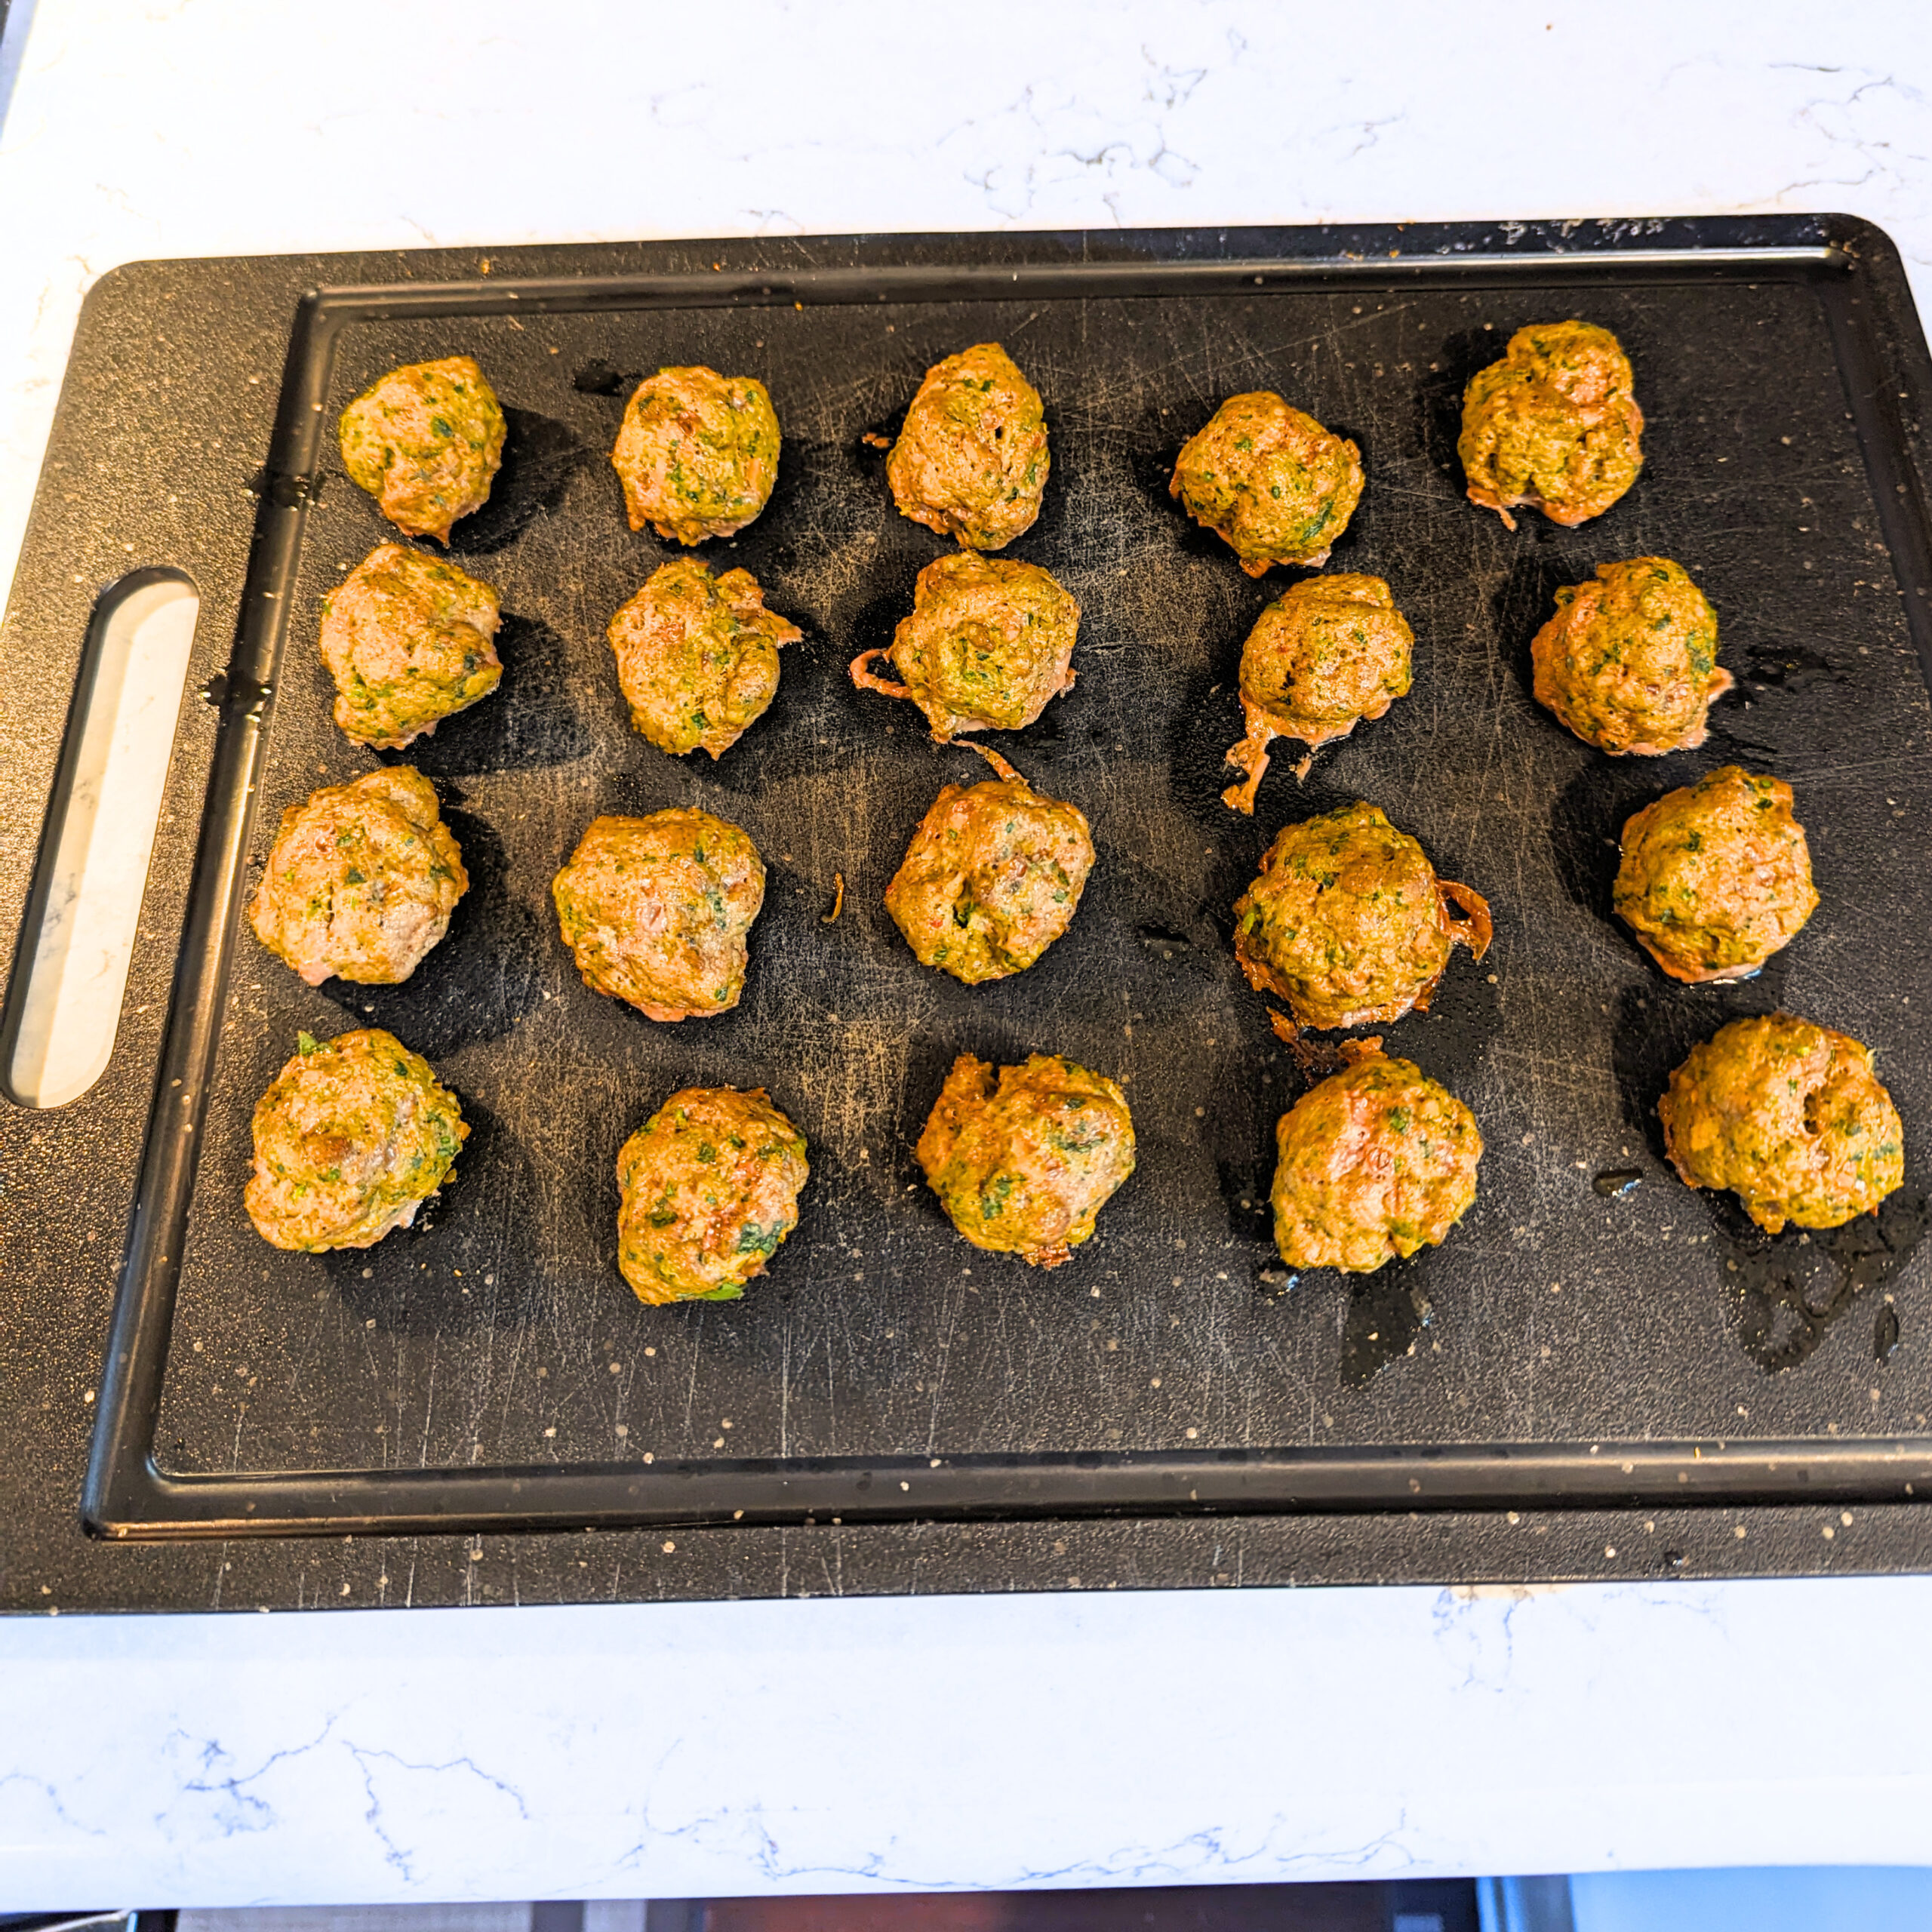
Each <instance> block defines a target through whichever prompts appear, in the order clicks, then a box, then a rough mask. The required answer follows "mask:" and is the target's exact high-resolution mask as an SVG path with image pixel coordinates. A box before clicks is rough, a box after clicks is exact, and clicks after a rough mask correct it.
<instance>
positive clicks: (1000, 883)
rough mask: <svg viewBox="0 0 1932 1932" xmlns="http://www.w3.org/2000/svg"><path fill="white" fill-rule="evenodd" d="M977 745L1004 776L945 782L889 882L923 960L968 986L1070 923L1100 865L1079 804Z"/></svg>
mask: <svg viewBox="0 0 1932 1932" xmlns="http://www.w3.org/2000/svg"><path fill="white" fill-rule="evenodd" d="M973 749H974V751H976V752H978V753H979V754H980V756H981V757H982V758H984V759H985V760H986V762H987V763H988V764H990V765H991V766H992V768H993V770H994V771H995V772H997V773H998V774H999V775H998V777H997V778H992V779H988V780H984V781H983V783H980V784H977V785H974V786H968V787H966V788H964V789H962V788H961V787H960V786H957V785H948V786H945V787H944V788H943V789H942V790H941V791H940V795H939V796H938V797H937V798H936V799H935V800H934V801H933V808H932V810H931V811H929V812H928V813H927V814H926V815H925V817H924V818H923V819H922V820H921V821H920V822H919V829H918V831H916V832H914V833H913V835H912V844H911V845H910V846H909V848H907V850H906V862H905V863H904V864H903V865H902V866H900V868H899V870H898V872H897V873H896V874H895V875H894V878H893V881H892V883H891V884H890V885H889V886H888V887H887V888H886V889H885V906H886V910H887V911H888V912H890V913H891V915H892V916H893V918H894V919H895V920H896V921H897V922H898V926H899V930H900V931H901V932H902V933H903V934H905V935H906V944H907V945H908V946H910V947H911V948H912V950H913V952H914V953H915V955H917V956H918V961H919V964H921V966H939V967H943V968H944V969H945V970H946V971H947V972H949V973H950V974H952V977H954V978H955V980H961V981H963V982H964V983H965V984H966V985H968V986H977V985H979V984H980V982H981V981H982V980H1003V979H1004V978H1005V977H1007V976H1008V974H1011V973H1023V972H1024V971H1026V968H1028V967H1029V966H1030V965H1032V964H1033V962H1034V961H1035V960H1036V959H1038V958H1039V956H1040V955H1041V953H1043V952H1045V951H1046V949H1047V948H1048V946H1051V945H1052V944H1053V943H1054V940H1057V939H1058V938H1059V937H1060V934H1062V933H1063V932H1065V931H1066V929H1067V928H1068V926H1069V924H1072V920H1073V915H1074V912H1075V909H1076V908H1077V907H1078V905H1079V903H1080V892H1081V888H1082V887H1083V886H1084V885H1085V884H1086V883H1087V875H1088V873H1089V872H1091V871H1092V870H1093V869H1094V841H1093V837H1092V835H1091V833H1090V832H1089V831H1088V826H1087V817H1086V814H1084V812H1082V811H1081V810H1080V808H1079V807H1078V806H1077V805H1069V804H1063V802H1062V801H1060V800H1059V799H1058V798H1043V797H1042V796H1041V795H1040V794H1039V793H1038V792H1035V790H1034V789H1032V787H1031V786H1029V784H1028V783H1026V780H1025V779H1023V778H1022V777H1020V774H1019V773H1018V772H1017V771H1014V768H1012V766H1011V765H1010V764H1008V763H1007V761H1005V759H1004V758H1001V756H1000V755H999V754H998V752H992V751H989V750H988V749H986V746H983V745H975V746H973Z"/></svg>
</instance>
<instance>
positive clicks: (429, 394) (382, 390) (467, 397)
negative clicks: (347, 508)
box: [340, 355, 503, 543]
mask: <svg viewBox="0 0 1932 1932" xmlns="http://www.w3.org/2000/svg"><path fill="white" fill-rule="evenodd" d="M340 431H341V439H342V460H343V466H344V468H346V469H347V470H348V472H349V475H350V477H351V478H352V480H353V481H355V482H356V483H358V484H359V485H361V487H362V488H364V489H365V490H367V491H368V493H369V494H370V495H371V496H372V497H374V498H375V499H376V500H377V503H380V505H381V506H382V511H383V515H385V516H386V517H387V518H389V521H390V522H392V524H394V525H395V527H396V528H397V529H398V530H400V531H403V532H404V533H405V534H406V535H408V536H411V537H435V540H437V542H438V543H448V541H449V540H450V529H451V525H454V523H455V522H456V521H457V518H459V517H466V516H467V515H469V513H470V512H471V511H472V510H478V509H481V508H482V507H483V506H484V504H485V503H486V502H488V500H489V496H490V485H491V480H492V479H493V478H494V477H495V475H496V474H497V466H498V465H499V464H500V463H501V462H502V461H503V411H502V409H501V408H500V407H499V406H498V404H497V398H496V393H495V392H494V390H492V389H491V387H490V385H489V384H488V383H487V382H486V381H485V380H484V377H483V371H482V370H481V368H478V366H477V362H476V358H475V357H474V356H473V355H445V356H444V357H443V358H441V360H439V361H435V362H411V363H408V364H407V365H405V366H404V367H403V368H400V369H392V370H391V371H389V374H387V375H386V376H385V377H383V379H382V380H381V381H380V382H378V383H372V384H371V386H369V387H368V389H365V390H364V391H363V392H362V393H361V395H358V397H357V398H355V401H353V402H352V403H351V404H350V405H349V407H348V408H346V409H345V410H344V411H343V412H342V422H341V425H340Z"/></svg>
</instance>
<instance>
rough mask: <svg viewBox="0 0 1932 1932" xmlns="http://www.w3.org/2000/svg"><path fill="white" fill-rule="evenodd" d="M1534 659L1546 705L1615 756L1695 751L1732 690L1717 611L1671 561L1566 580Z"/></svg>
mask: <svg viewBox="0 0 1932 1932" xmlns="http://www.w3.org/2000/svg"><path fill="white" fill-rule="evenodd" d="M1530 657H1531V661H1532V663H1534V666H1535V672H1536V694H1537V703H1539V704H1543V705H1546V706H1549V709H1550V710H1552V712H1555V715H1556V716H1557V718H1558V721H1559V722H1561V723H1562V724H1566V725H1567V726H1568V727H1569V728H1570V729H1571V731H1574V732H1575V733H1576V734H1577V737H1580V738H1581V739H1582V740H1583V742H1584V743H1586V745H1595V746H1596V747H1597V749H1598V750H1599V751H1604V752H1609V753H1610V755H1611V757H1613V758H1621V757H1622V756H1623V755H1624V754H1625V753H1626V752H1635V753H1636V754H1637V755H1639V756H1640V757H1645V758H1655V757H1659V756H1660V755H1662V754H1663V753H1664V752H1681V751H1692V750H1694V749H1696V748H1697V746H1699V745H1701V744H1702V743H1703V742H1704V739H1705V737H1706V732H1707V730H1708V727H1709V712H1710V708H1711V700H1712V699H1713V698H1715V697H1718V696H1720V695H1721V694H1722V693H1724V692H1725V691H1729V690H1730V683H1731V678H1730V672H1728V671H1725V670H1721V669H1719V668H1718V661H1717V660H1718V617H1717V613H1716V612H1715V611H1713V610H1712V608H1711V606H1710V603H1709V599H1708V598H1706V596H1705V595H1704V593H1703V592H1702V591H1701V590H1700V589H1698V588H1697V586H1696V585H1695V584H1694V583H1692V582H1691V581H1690V573H1689V571H1687V570H1685V569H1684V566H1683V565H1681V564H1674V563H1672V561H1670V559H1669V558H1668V557H1632V558H1629V561H1626V562H1624V563H1620V564H1599V565H1598V566H1597V580H1596V582H1595V583H1577V584H1568V585H1566V586H1564V588H1563V589H1561V590H1559V591H1558V592H1557V593H1556V614H1555V617H1552V618H1551V619H1550V620H1549V623H1546V624H1545V625H1544V626H1543V629H1541V630H1540V631H1538V632H1537V634H1536V635H1535V637H1534V638H1532V639H1531V643H1530Z"/></svg>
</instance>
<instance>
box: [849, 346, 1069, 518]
mask: <svg viewBox="0 0 1932 1932" xmlns="http://www.w3.org/2000/svg"><path fill="white" fill-rule="evenodd" d="M1047 468H1048V454H1047V419H1046V415H1045V412H1044V409H1043V408H1042V407H1041V402H1040V392H1039V391H1038V389H1035V388H1034V386H1033V385H1032V383H1029V381H1028V380H1026V377H1024V376H1023V375H1022V374H1020V371H1019V369H1018V368H1017V366H1016V365H1015V364H1014V360H1013V358H1012V357H1011V356H1010V355H1008V354H1007V352H1006V351H1005V350H1004V349H1002V348H1001V346H999V344H998V343H996V342H982V343H976V344H975V345H974V346H973V347H972V348H971V349H961V351H960V352H959V353H958V355H949V356H947V357H946V359H945V361H943V362H935V363H934V365H933V366H932V367H931V368H930V369H928V371H926V375H925V380H924V381H923V382H922V383H920V385H919V389H918V394H917V395H915V396H914V397H913V398H912V406H911V408H909V409H908V410H907V411H906V420H905V422H904V423H903V425H902V426H901V427H900V432H899V438H898V440H897V441H896V442H895V443H894V445H893V446H892V453H891V455H889V456H888V457H887V458H886V460H885V473H886V480H887V481H888V482H889V483H890V484H891V485H892V496H893V500H894V502H895V503H897V505H898V506H899V509H900V514H901V515H904V516H909V517H910V518H912V521H914V522H915V523H923V524H924V525H925V526H926V527H927V528H928V529H929V530H936V531H938V532H939V533H940V535H941V536H942V537H956V538H957V539H958V541H959V542H960V543H963V544H964V545H965V546H967V548H968V549H973V550H998V549H1004V547H1005V546H1007V545H1008V544H1009V543H1011V542H1012V541H1013V540H1014V538H1015V537H1018V536H1020V535H1021V534H1023V532H1025V531H1028V530H1030V529H1031V528H1032V527H1033V521H1034V519H1035V518H1036V517H1038V515H1039V514H1040V499H1041V497H1042V495H1044V493H1045V491H1046V487H1047Z"/></svg>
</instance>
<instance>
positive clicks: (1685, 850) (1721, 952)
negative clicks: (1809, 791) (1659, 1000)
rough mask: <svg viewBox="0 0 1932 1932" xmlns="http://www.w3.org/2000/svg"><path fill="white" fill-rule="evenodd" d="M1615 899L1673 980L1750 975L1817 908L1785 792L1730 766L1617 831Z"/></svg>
mask: <svg viewBox="0 0 1932 1932" xmlns="http://www.w3.org/2000/svg"><path fill="white" fill-rule="evenodd" d="M1613 903H1614V904H1615V906H1616V908H1617V915H1618V917H1619V918H1622V919H1623V920H1624V921H1626V923H1627V924H1629V927H1630V928H1631V930H1632V931H1633V932H1635V934H1636V935H1637V939H1638V943H1639V944H1640V945H1641V946H1642V947H1643V948H1644V951H1645V952H1647V953H1649V955H1651V958H1653V959H1654V960H1655V961H1657V964H1659V965H1660V966H1661V967H1662V968H1663V970H1664V971H1666V973H1668V974H1669V975H1670V977H1672V979H1673V980H1684V981H1686V982H1687V983H1693V984H1694V983H1696V982H1697V981H1699V980H1735V979H1740V978H1743V977H1746V975H1748V974H1752V973H1755V972H1756V971H1757V970H1758V968H1759V967H1761V965H1763V964H1764V961H1766V960H1767V959H1768V958H1770V956H1771V955H1772V954H1773V953H1774V952H1777V950H1778V949H1779V948H1780V946H1785V945H1787V944H1789V943H1790V941H1791V940H1792V939H1793V938H1794V937H1795V936H1796V934H1797V933H1798V928H1800V927H1801V926H1802V925H1803V924H1804V922H1805V921H1806V920H1807V919H1808V918H1810V916H1811V915H1812V913H1813V912H1814V911H1815V910H1816V909H1817V904H1818V894H1817V891H1816V890H1815V889H1814V887H1813V885H1812V884H1811V854H1810V849H1809V848H1808V847H1807V845H1806V844H1805V842H1804V826H1801V825H1800V824H1799V823H1798V821H1797V820H1795V818H1793V817H1792V815H1791V787H1790V786H1789V785H1787V784H1786V783H1785V782H1784V780H1783V779H1782V778H1757V777H1752V774H1750V773H1749V772H1748V771H1744V770H1743V769H1742V768H1740V767H1739V766H1737V765H1734V764H1726V765H1721V766H1719V767H1718V769H1717V770H1716V771H1713V772H1712V773H1711V774H1710V775H1709V777H1706V778H1700V780H1698V781H1697V783H1696V784H1695V785H1691V786H1684V787H1682V788H1681V789H1679V790H1677V791H1675V792H1666V793H1665V794H1664V795H1663V797H1662V798H1660V799H1658V800H1657V802H1656V803H1655V804H1649V805H1646V806H1645V807H1644V809H1643V810H1642V811H1640V812H1638V813H1636V814H1634V815H1633V816H1632V818H1631V819H1630V820H1629V823H1627V824H1626V826H1624V828H1623V861H1622V863H1620V865H1619V866H1618V867H1617V886H1616V890H1615V892H1614V895H1613Z"/></svg>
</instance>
